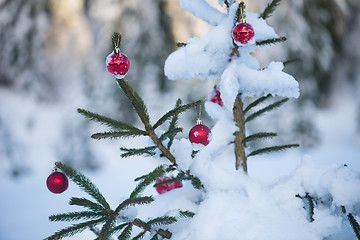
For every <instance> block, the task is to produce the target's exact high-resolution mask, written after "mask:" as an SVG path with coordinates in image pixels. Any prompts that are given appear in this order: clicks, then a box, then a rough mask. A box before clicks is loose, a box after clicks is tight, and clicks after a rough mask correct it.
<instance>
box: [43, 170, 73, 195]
mask: <svg viewBox="0 0 360 240" xmlns="http://www.w3.org/2000/svg"><path fill="white" fill-rule="evenodd" d="M46 186H47V188H48V189H49V190H50V192H52V193H62V192H64V191H65V190H66V189H67V188H68V186H69V181H68V178H67V177H66V175H65V174H63V173H62V172H53V173H51V174H50V175H49V177H48V178H47V180H46Z"/></svg>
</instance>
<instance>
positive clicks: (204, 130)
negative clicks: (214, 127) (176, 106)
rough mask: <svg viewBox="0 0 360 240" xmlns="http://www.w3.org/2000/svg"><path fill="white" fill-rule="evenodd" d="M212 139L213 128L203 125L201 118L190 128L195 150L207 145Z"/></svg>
mask: <svg viewBox="0 0 360 240" xmlns="http://www.w3.org/2000/svg"><path fill="white" fill-rule="evenodd" d="M211 139H212V134H211V130H210V129H209V128H208V127H207V126H205V125H203V124H202V122H201V120H198V121H197V122H196V125H195V126H194V127H192V128H191V129H190V132H189V140H190V142H191V143H192V145H193V149H194V150H200V149H202V148H203V147H205V146H207V145H208V144H209V143H210V141H211Z"/></svg>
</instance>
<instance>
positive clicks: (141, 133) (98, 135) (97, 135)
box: [91, 130, 147, 140]
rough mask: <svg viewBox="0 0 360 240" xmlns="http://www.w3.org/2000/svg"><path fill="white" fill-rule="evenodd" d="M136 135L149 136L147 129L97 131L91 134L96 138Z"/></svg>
mask: <svg viewBox="0 0 360 240" xmlns="http://www.w3.org/2000/svg"><path fill="white" fill-rule="evenodd" d="M136 136H147V133H146V132H145V131H141V130H140V131H123V132H113V131H110V132H103V133H95V134H93V135H91V138H94V139H98V140H100V139H105V138H107V139H115V138H130V137H136Z"/></svg>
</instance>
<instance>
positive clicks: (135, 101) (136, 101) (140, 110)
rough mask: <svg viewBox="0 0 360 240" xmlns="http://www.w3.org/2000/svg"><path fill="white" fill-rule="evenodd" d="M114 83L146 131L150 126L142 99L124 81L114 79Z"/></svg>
mask: <svg viewBox="0 0 360 240" xmlns="http://www.w3.org/2000/svg"><path fill="white" fill-rule="evenodd" d="M116 81H117V83H118V84H119V86H120V88H121V89H122V90H123V92H124V93H125V95H126V96H127V97H128V99H129V100H130V102H131V104H132V105H133V107H134V108H135V111H136V112H137V114H138V116H139V117H140V119H141V121H142V123H143V124H144V125H145V128H146V129H148V128H149V125H150V117H149V113H148V111H147V108H146V105H145V103H144V101H143V99H142V98H141V97H140V96H139V94H138V93H137V92H136V91H135V90H134V89H133V88H132V87H131V86H130V85H129V84H127V83H126V82H125V80H124V79H116Z"/></svg>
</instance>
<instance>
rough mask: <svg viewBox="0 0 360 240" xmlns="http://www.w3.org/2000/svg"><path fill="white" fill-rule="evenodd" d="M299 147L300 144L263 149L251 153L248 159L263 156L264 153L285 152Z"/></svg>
mask: <svg viewBox="0 0 360 240" xmlns="http://www.w3.org/2000/svg"><path fill="white" fill-rule="evenodd" d="M299 146H300V145H299V144H288V145H281V146H273V147H266V148H261V149H258V150H255V151H253V152H251V153H250V154H249V155H248V157H250V156H255V155H259V154H263V153H270V152H278V151H281V150H285V149H289V148H296V147H299Z"/></svg>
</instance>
